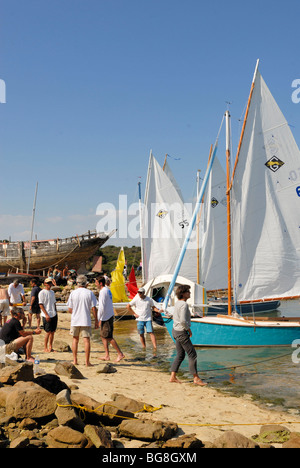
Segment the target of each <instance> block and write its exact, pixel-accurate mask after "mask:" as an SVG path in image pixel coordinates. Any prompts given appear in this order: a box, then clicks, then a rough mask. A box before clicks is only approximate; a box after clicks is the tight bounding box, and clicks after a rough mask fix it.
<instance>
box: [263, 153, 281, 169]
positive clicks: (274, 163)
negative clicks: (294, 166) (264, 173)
mask: <svg viewBox="0 0 300 468" xmlns="http://www.w3.org/2000/svg"><path fill="white" fill-rule="evenodd" d="M283 165H284V162H282V161H281V160H280V159H279V158H277V156H272V158H271V159H269V161H267V162H266V163H265V166H267V167H268V168H269V169H271V171H272V172H277V171H278V169H280V168H281V166H283Z"/></svg>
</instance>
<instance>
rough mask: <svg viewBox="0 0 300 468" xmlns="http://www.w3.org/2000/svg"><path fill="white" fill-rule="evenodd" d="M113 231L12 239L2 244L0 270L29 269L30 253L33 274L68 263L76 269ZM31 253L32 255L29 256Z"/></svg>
mask: <svg viewBox="0 0 300 468" xmlns="http://www.w3.org/2000/svg"><path fill="white" fill-rule="evenodd" d="M112 234H113V232H111V233H88V234H84V235H81V236H75V237H70V238H66V239H50V240H45V241H33V242H32V245H31V251H30V242H9V243H1V244H0V272H1V273H8V272H9V271H13V270H17V271H18V272H19V273H22V272H26V271H27V265H28V262H29V256H30V268H29V272H30V273H35V272H37V271H42V270H47V269H48V268H49V267H53V266H55V265H59V266H60V267H63V266H64V265H65V264H66V263H67V264H68V265H69V267H70V268H74V269H77V268H79V266H80V264H82V263H83V262H85V261H87V260H88V259H89V258H90V257H92V256H93V255H94V254H95V253H96V251H97V250H98V249H99V248H100V247H101V246H102V245H103V244H104V243H105V242H106V241H107V240H108V239H109V238H110V237H111V235H112ZM29 253H30V255H29Z"/></svg>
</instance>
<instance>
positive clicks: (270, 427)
mask: <svg viewBox="0 0 300 468" xmlns="http://www.w3.org/2000/svg"><path fill="white" fill-rule="evenodd" d="M290 433H291V431H290V430H289V429H287V428H286V427H284V426H280V425H278V424H266V425H264V426H262V427H261V429H260V433H259V435H258V436H257V435H256V436H253V439H254V440H255V441H256V442H258V443H261V444H270V443H273V444H283V443H284V442H287V441H288V440H289V438H290Z"/></svg>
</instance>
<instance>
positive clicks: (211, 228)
mask: <svg viewBox="0 0 300 468" xmlns="http://www.w3.org/2000/svg"><path fill="white" fill-rule="evenodd" d="M201 220H202V221H203V240H202V248H201V268H200V284H201V285H202V286H203V287H204V288H206V289H207V290H216V289H224V288H227V242H226V239H227V209H226V174H225V171H224V169H223V168H222V166H221V164H220V161H219V160H218V158H217V156H216V157H215V160H214V164H213V167H212V170H211V174H210V178H209V184H208V187H207V191H206V195H205V200H204V209H203V213H202V214H201Z"/></svg>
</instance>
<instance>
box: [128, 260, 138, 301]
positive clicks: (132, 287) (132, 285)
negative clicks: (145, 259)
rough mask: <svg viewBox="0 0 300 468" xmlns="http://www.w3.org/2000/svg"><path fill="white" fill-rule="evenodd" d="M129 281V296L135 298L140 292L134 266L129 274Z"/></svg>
mask: <svg viewBox="0 0 300 468" xmlns="http://www.w3.org/2000/svg"><path fill="white" fill-rule="evenodd" d="M128 280H129V281H128V282H127V283H126V287H127V289H128V292H129V298H130V299H133V298H134V297H135V296H136V295H137V292H138V286H137V284H136V278H135V273H134V268H133V266H132V267H131V270H130V273H129V276H128Z"/></svg>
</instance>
